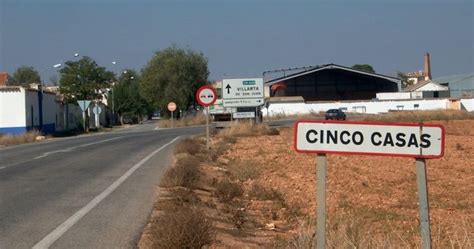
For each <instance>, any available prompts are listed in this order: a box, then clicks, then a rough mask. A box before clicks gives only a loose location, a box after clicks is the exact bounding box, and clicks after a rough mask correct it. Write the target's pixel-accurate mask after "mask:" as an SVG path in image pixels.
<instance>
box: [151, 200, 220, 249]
mask: <svg viewBox="0 0 474 249" xmlns="http://www.w3.org/2000/svg"><path fill="white" fill-rule="evenodd" d="M154 224H155V225H154V226H153V228H152V231H151V234H152V237H153V240H152V241H153V246H152V247H153V248H167V249H168V248H169V249H181V248H202V247H204V246H206V245H210V244H211V243H212V242H213V241H214V237H215V229H214V227H213V225H212V222H211V221H210V220H209V219H208V218H207V217H206V215H205V214H204V213H203V212H202V211H200V210H199V209H197V208H190V207H177V208H175V210H168V212H165V213H163V214H162V215H160V216H158V217H157V218H156V219H155V220H154Z"/></svg>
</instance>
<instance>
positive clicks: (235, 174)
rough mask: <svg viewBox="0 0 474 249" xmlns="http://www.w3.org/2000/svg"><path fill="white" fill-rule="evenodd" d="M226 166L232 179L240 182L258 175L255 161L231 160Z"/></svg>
mask: <svg viewBox="0 0 474 249" xmlns="http://www.w3.org/2000/svg"><path fill="white" fill-rule="evenodd" d="M226 168H227V169H228V170H229V172H230V174H231V177H232V178H233V179H236V180H239V181H241V182H244V181H246V180H249V179H255V178H257V177H258V176H259V175H260V171H259V169H258V165H257V163H256V162H255V161H252V160H238V161H231V162H230V163H229V165H228V166H226Z"/></svg>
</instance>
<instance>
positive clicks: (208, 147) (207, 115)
mask: <svg viewBox="0 0 474 249" xmlns="http://www.w3.org/2000/svg"><path fill="white" fill-rule="evenodd" d="M210 147H211V146H210V145H209V106H208V107H207V113H206V148H207V150H209V149H210Z"/></svg>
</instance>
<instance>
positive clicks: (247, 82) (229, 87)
mask: <svg viewBox="0 0 474 249" xmlns="http://www.w3.org/2000/svg"><path fill="white" fill-rule="evenodd" d="M222 98H223V99H253V98H261V99H263V79H262V78H249V79H224V80H223V81H222Z"/></svg>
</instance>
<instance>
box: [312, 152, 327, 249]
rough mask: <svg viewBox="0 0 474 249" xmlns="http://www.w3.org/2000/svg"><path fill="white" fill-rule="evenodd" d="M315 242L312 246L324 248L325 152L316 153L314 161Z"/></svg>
mask: <svg viewBox="0 0 474 249" xmlns="http://www.w3.org/2000/svg"><path fill="white" fill-rule="evenodd" d="M316 177H317V187H316V192H317V194H316V205H317V210H316V217H317V218H316V243H315V244H314V248H317V249H324V248H326V154H318V155H317V162H316Z"/></svg>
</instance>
